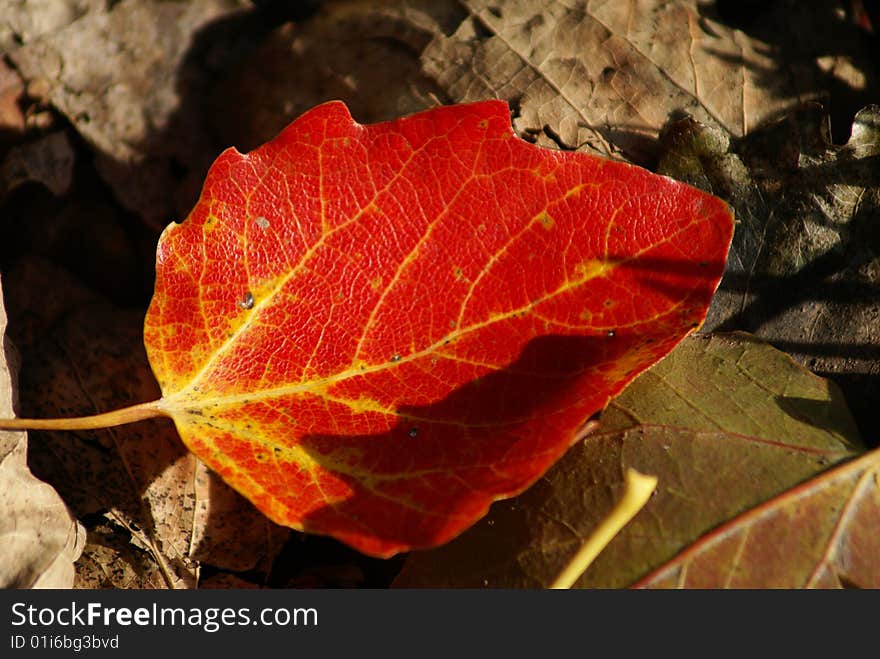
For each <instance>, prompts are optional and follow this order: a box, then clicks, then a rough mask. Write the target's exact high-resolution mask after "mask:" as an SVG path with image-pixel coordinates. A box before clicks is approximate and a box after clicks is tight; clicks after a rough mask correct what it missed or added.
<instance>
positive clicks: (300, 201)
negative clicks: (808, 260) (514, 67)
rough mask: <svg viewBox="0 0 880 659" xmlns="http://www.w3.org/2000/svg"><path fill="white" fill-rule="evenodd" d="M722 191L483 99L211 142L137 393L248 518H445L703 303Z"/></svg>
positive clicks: (405, 537) (410, 531)
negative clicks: (527, 133)
mask: <svg viewBox="0 0 880 659" xmlns="http://www.w3.org/2000/svg"><path fill="white" fill-rule="evenodd" d="M731 229H732V222H731V216H730V215H729V213H728V211H727V209H726V207H725V206H724V204H723V203H721V202H720V201H718V200H717V199H715V198H713V197H710V196H708V195H705V194H702V193H698V192H696V191H695V190H693V189H691V188H688V187H685V186H682V185H681V184H678V183H675V182H673V181H671V180H669V179H663V178H658V177H656V176H653V175H651V174H649V173H647V172H645V171H643V170H641V169H638V168H634V167H632V166H628V165H625V164H622V163H615V162H609V161H604V160H600V159H596V158H593V157H590V156H586V155H583V154H566V153H559V152H552V151H547V150H542V149H538V148H536V147H534V146H531V145H528V144H527V143H525V142H522V141H520V140H518V139H517V138H515V137H514V135H513V132H512V130H511V126H510V120H509V115H508V110H507V107H506V105H505V104H504V103H501V102H486V103H480V104H474V105H470V106H455V107H450V108H438V109H435V110H431V111H428V112H426V113H422V114H418V115H414V116H412V117H409V118H405V119H401V120H399V121H396V122H391V123H386V124H377V125H374V126H360V125H358V124H356V123H354V122H353V121H352V119H351V116H350V115H349V114H348V111H347V109H346V108H345V106H344V105H342V104H341V103H338V102H337V103H329V104H326V105H323V106H320V107H318V108H316V109H315V110H312V111H311V112H309V113H307V114H305V115H304V116H303V117H301V118H300V119H298V120H297V121H296V122H294V123H293V124H292V125H291V126H290V127H289V128H288V129H286V130H285V131H284V132H283V133H282V134H281V135H280V136H279V137H278V138H277V139H276V140H274V141H272V142H270V143H269V144H267V145H265V146H264V147H262V148H260V149H258V150H256V151H254V152H252V153H250V154H248V155H242V154H239V153H237V152H236V151H234V150H228V151H226V152H225V153H224V154H223V155H221V156H220V158H219V159H218V161H217V162H216V163H215V164H214V166H213V168H212V170H211V172H210V173H209V174H208V177H207V180H206V183H205V188H204V191H203V194H202V198H201V200H200V201H199V203H198V205H197V206H196V208H195V209H194V210H193V212H192V213H191V214H190V216H189V218H188V219H187V220H186V222H184V223H183V224H181V225H172V226H171V227H169V228H168V229H167V230H166V232H165V233H164V234H163V236H162V238H161V240H160V245H159V251H158V262H157V283H156V293H155V296H154V299H153V302H152V304H151V307H150V309H149V312H148V314H147V318H146V323H145V342H146V345H147V350H148V355H149V357H150V362H151V364H152V366H153V370H154V372H155V373H156V376H157V378H158V380H159V383H160V386H161V388H162V393H163V399H162V400H161V401H160V402H159V404H158V407H159V409H160V410H162V411H163V412H164V413H166V414H168V415H170V416H172V417H173V418H174V420H175V423H176V425H177V428H178V431H179V432H180V435H181V437H182V439H183V441H184V442H185V443H186V444H187V446H188V447H189V448H190V450H192V451H193V452H194V453H196V455H198V456H199V457H200V458H202V459H203V460H204V461H205V462H206V463H207V464H208V465H210V466H211V467H212V468H213V469H215V470H216V471H217V472H218V473H220V474H221V476H223V478H224V479H225V480H227V482H229V483H230V484H232V485H233V487H235V488H236V489H238V490H239V491H240V492H242V493H243V494H245V496H247V497H248V498H250V499H251V500H252V501H253V502H254V503H255V504H256V505H257V507H259V508H260V509H261V510H262V511H263V512H264V513H266V514H267V515H268V516H269V517H270V518H272V519H273V520H275V521H277V522H279V523H282V524H287V525H290V526H293V527H294V528H301V529H305V530H308V531H312V532H317V533H327V534H332V535H334V536H336V537H338V538H340V539H342V540H344V541H345V542H347V543H349V544H351V545H352V546H354V547H356V548H358V549H360V550H361V551H364V552H365V553H369V554H375V555H389V554H392V553H395V552H398V551H401V550H403V549H407V548H410V547H421V546H432V545H436V544H439V543H441V542H444V541H446V540H448V539H449V538H451V537H453V536H454V535H457V534H458V533H460V532H461V531H462V530H463V529H464V528H466V527H467V526H468V525H470V524H471V523H472V522H473V521H474V520H475V519H477V518H479V517H480V516H481V515H483V514H484V513H485V511H486V509H487V507H488V505H489V503H491V501H493V500H495V499H497V498H499V497H505V496H510V495H512V494H514V493H517V492H519V491H521V490H523V489H524V488H525V487H526V486H528V485H529V484H530V483H531V482H532V481H534V480H535V478H537V477H538V476H540V474H541V473H543V471H544V470H545V469H546V468H547V467H548V466H549V465H550V464H552V463H553V461H555V460H556V459H557V458H558V457H559V456H560V455H561V454H562V453H563V451H564V450H565V449H566V448H567V447H568V446H569V445H570V443H571V442H572V440H573V439H574V437H575V436H576V431H577V429H578V428H579V427H580V425H581V424H582V423H583V422H584V421H585V420H586V419H587V418H589V416H591V415H592V414H594V413H595V412H596V411H598V410H600V409H601V408H602V407H604V406H605V404H606V403H607V401H608V400H609V398H610V397H611V396H613V395H614V394H615V393H617V392H618V391H620V390H621V389H622V388H623V386H625V384H626V383H627V382H629V380H631V379H632V378H633V377H635V375H637V374H638V373H639V372H640V371H641V370H644V369H645V368H647V367H648V366H650V365H651V364H652V363H654V362H656V361H657V360H658V359H659V358H660V357H662V356H663V355H664V354H665V353H666V352H668V351H669V350H670V349H671V348H672V347H673V346H674V345H675V344H676V343H678V341H680V340H681V338H682V337H683V336H685V335H686V334H687V333H689V332H690V331H692V330H693V328H694V327H696V326H697V325H698V324H699V322H700V321H701V320H702V318H703V315H704V313H705V309H706V306H707V304H708V302H709V299H710V298H711V295H712V292H713V290H714V288H715V286H716V282H717V277H718V276H719V274H720V271H721V268H722V267H723V263H724V256H725V252H726V249H727V245H728V243H729V240H730V234H731Z"/></svg>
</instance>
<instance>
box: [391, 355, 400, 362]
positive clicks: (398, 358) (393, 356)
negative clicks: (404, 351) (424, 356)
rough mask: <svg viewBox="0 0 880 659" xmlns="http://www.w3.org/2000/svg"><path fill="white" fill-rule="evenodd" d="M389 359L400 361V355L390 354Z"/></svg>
mask: <svg viewBox="0 0 880 659" xmlns="http://www.w3.org/2000/svg"><path fill="white" fill-rule="evenodd" d="M391 361H392V362H399V361H400V355H391Z"/></svg>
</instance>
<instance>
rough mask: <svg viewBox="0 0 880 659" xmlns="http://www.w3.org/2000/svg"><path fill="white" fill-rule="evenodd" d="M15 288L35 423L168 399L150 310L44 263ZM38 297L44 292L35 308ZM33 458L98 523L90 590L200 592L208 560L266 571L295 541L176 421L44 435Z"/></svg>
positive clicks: (12, 282) (24, 269)
mask: <svg viewBox="0 0 880 659" xmlns="http://www.w3.org/2000/svg"><path fill="white" fill-rule="evenodd" d="M4 283H5V284H6V286H7V289H8V293H7V294H8V297H9V300H10V309H12V310H13V311H12V312H11V315H12V316H13V319H12V322H11V325H12V327H13V329H14V330H15V332H16V336H21V337H22V339H21V344H22V354H23V362H24V364H25V370H24V371H23V374H22V399H23V400H24V401H27V402H28V407H27V408H25V410H24V412H25V413H26V414H28V415H31V416H34V415H39V416H59V415H69V414H90V413H94V412H95V411H96V410H98V409H108V408H111V407H119V406H122V405H125V404H130V403H131V402H134V401H137V400H144V399H149V398H155V397H156V396H157V395H158V389H157V387H156V384H155V380H154V378H153V376H152V373H151V372H150V369H149V365H148V363H147V359H146V355H145V354H144V349H143V342H142V314H141V313H140V312H131V311H122V310H119V309H116V308H114V307H113V306H112V305H111V304H109V303H108V302H107V301H106V300H103V299H101V298H100V297H99V296H97V295H96V294H94V293H92V292H91V291H88V290H87V289H85V288H84V287H82V286H81V285H79V284H78V283H77V282H75V281H74V280H72V279H71V277H70V276H69V275H67V274H66V273H65V272H64V271H63V270H60V269H58V268H53V267H51V266H50V265H49V264H46V263H44V262H38V261H26V262H23V263H22V264H20V265H19V267H17V268H16V269H14V270H13V271H12V272H11V273H10V275H9V277H8V278H7V280H6V281H5V282H4ZM34 290H42V291H45V294H44V295H43V296H41V297H40V298H39V299H34V297H33V296H32V291H34ZM29 337H38V339H37V340H36V341H35V342H33V343H31V342H29V340H28V338H29ZM30 461H31V464H32V468H33V469H34V471H35V472H36V473H38V474H39V475H40V476H41V477H42V478H43V479H45V480H47V481H48V482H51V483H53V484H54V485H55V486H56V487H57V488H58V489H59V491H60V492H61V494H62V496H63V497H64V500H65V501H66V502H67V504H68V505H69V506H71V508H72V509H73V510H74V512H75V513H76V515H77V516H78V517H79V518H81V519H87V520H93V522H87V525H88V526H89V532H90V535H89V541H90V542H89V546H87V548H86V558H84V559H83V561H81V562H80V563H78V565H77V579H78V581H79V582H82V583H92V584H94V583H101V582H102V581H103V580H106V579H110V581H111V582H112V583H114V584H116V585H117V587H120V584H123V583H124V584H127V585H126V586H125V587H134V584H136V583H141V584H142V586H143V587H155V586H156V585H157V582H156V579H157V578H158V579H159V582H160V583H161V585H162V586H163V587H193V586H195V585H196V584H197V583H198V574H199V565H200V564H201V563H208V564H210V565H212V566H214V567H217V568H221V569H229V570H236V571H246V570H251V569H256V568H262V569H267V566H268V564H269V563H270V562H271V560H272V558H274V554H275V552H277V551H278V550H279V549H280V548H281V545H282V544H283V542H284V537H285V536H286V535H287V534H288V533H289V532H288V531H286V530H285V529H281V528H279V527H276V526H274V525H272V524H270V523H269V522H268V521H267V520H266V518H265V517H264V516H263V515H261V514H260V513H258V512H257V511H256V510H254V509H253V507H252V506H251V505H250V504H249V503H247V501H245V500H244V499H243V498H242V497H240V496H239V495H238V494H236V493H235V492H234V491H233V490H231V489H230V488H229V487H228V486H226V485H225V484H224V483H223V482H222V481H221V480H220V479H219V478H218V477H217V476H216V475H214V474H212V473H211V472H209V471H208V469H207V468H206V467H205V466H204V465H203V464H202V463H200V462H199V461H198V460H197V459H196V458H195V457H194V456H193V455H192V454H190V453H189V452H187V451H186V450H185V449H184V448H183V447H182V446H181V445H180V441H179V439H178V437H177V433H176V432H175V431H174V428H173V426H172V425H171V424H169V423H167V422H165V421H149V422H145V423H143V424H139V425H136V426H132V427H130V428H126V429H125V431H124V432H120V430H119V429H115V428H111V429H107V430H92V431H79V432H77V434H76V435H73V436H72V435H71V434H70V433H46V432H37V431H34V432H33V433H32V441H31V451H30ZM94 543H98V544H97V545H95V546H93V544H94ZM129 545H131V546H129ZM111 556H112V557H114V560H113V567H112V569H111V567H110V563H109V562H108V560H109V558H110V557H111ZM127 561H135V563H134V565H133V566H132V565H126V562H127ZM146 563H149V564H150V565H151V567H150V569H149V570H145V569H144V567H143V566H144V565H145V564H146ZM101 566H103V567H101ZM105 569H106V570H107V573H106V574H104V572H103V570H105ZM92 570H98V572H97V573H91V572H90V571H92ZM138 575H140V576H138ZM150 575H152V576H150ZM157 575H158V576H157ZM139 580H140V581H139Z"/></svg>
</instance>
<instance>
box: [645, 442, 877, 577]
mask: <svg viewBox="0 0 880 659" xmlns="http://www.w3.org/2000/svg"><path fill="white" fill-rule="evenodd" d="M878 528H880V449H875V450H874V451H872V452H870V453H867V454H865V455H863V456H862V457H861V458H859V459H858V460H853V461H852V462H848V463H847V464H845V465H843V466H841V467H837V468H835V469H832V470H830V471H827V472H825V473H823V474H822V475H821V476H817V477H816V478H814V479H812V480H810V481H807V482H806V483H803V484H802V485H799V486H798V487H795V488H792V489H791V490H789V491H787V492H785V493H784V494H781V495H779V496H778V497H776V498H775V499H771V500H770V501H768V502H766V503H765V504H763V505H761V506H758V507H757V508H754V509H752V510H750V511H748V512H746V513H743V514H742V515H740V516H739V517H737V518H735V519H733V520H731V521H730V522H728V523H727V524H725V525H723V526H721V527H719V528H718V529H716V530H714V531H712V532H711V533H708V534H707V535H705V536H704V537H703V538H701V539H700V540H699V542H696V543H694V544H693V545H691V546H690V547H689V548H688V549H687V551H684V552H682V553H681V554H679V555H678V556H677V557H675V558H674V559H672V560H671V561H669V562H668V563H666V564H665V565H664V566H663V567H661V568H660V569H658V570H657V571H655V572H653V573H652V574H649V575H648V576H647V577H645V578H644V579H642V580H641V581H639V582H638V583H637V584H635V585H636V586H637V587H643V588H644V587H648V588H853V587H854V588H880V542H878V540H877V529H878Z"/></svg>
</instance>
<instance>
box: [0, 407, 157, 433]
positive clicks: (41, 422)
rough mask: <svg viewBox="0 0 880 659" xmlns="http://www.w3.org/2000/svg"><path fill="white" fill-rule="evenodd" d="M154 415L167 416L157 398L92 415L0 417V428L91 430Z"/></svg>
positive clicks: (140, 419)
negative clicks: (39, 417)
mask: <svg viewBox="0 0 880 659" xmlns="http://www.w3.org/2000/svg"><path fill="white" fill-rule="evenodd" d="M156 416H167V414H166V412H164V411H163V410H161V409H160V408H159V401H158V400H154V401H151V402H149V403H138V404H137V405H132V406H131V407H123V408H122V409H119V410H113V411H112V412H105V413H103V414H95V415H92V416H79V417H70V418H67V419H0V430H91V429H93V428H109V427H111V426H121V425H124V424H126V423H134V422H135V421H142V420H144V419H150V418H152V417H156Z"/></svg>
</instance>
